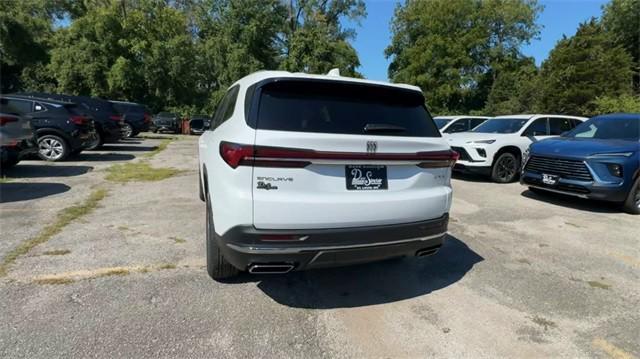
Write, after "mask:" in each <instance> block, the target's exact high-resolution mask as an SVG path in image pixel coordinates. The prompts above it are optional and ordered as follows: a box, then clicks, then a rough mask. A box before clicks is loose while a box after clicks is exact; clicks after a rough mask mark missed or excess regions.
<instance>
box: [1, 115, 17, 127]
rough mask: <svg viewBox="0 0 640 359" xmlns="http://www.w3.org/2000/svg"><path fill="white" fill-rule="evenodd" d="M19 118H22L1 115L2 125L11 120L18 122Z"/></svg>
mask: <svg viewBox="0 0 640 359" xmlns="http://www.w3.org/2000/svg"><path fill="white" fill-rule="evenodd" d="M18 120H20V118H19V117H13V116H0V126H4V125H6V124H7V123H10V122H18Z"/></svg>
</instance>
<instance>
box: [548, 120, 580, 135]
mask: <svg viewBox="0 0 640 359" xmlns="http://www.w3.org/2000/svg"><path fill="white" fill-rule="evenodd" d="M573 127H574V125H573V121H571V119H568V118H557V117H556V118H554V117H552V118H550V119H549V133H550V134H551V135H552V136H560V135H561V134H562V133H563V132H567V131H570V130H571V129H573Z"/></svg>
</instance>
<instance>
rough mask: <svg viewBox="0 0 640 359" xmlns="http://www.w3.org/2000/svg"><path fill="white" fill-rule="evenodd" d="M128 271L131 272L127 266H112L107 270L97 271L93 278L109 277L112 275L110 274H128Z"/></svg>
mask: <svg viewBox="0 0 640 359" xmlns="http://www.w3.org/2000/svg"><path fill="white" fill-rule="evenodd" d="M129 273H131V272H130V271H129V270H128V269H127V268H112V269H109V270H106V271H104V272H101V273H99V274H98V275H96V276H95V277H94V278H100V277H109V276H112V275H128V274H129Z"/></svg>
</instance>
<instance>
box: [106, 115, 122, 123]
mask: <svg viewBox="0 0 640 359" xmlns="http://www.w3.org/2000/svg"><path fill="white" fill-rule="evenodd" d="M109 119H111V120H112V121H118V122H119V121H120V120H122V116H121V115H111V116H109Z"/></svg>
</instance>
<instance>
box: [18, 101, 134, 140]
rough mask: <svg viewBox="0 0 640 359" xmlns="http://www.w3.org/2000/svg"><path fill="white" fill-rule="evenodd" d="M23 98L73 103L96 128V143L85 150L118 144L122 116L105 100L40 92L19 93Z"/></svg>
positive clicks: (122, 123) (122, 121)
mask: <svg viewBox="0 0 640 359" xmlns="http://www.w3.org/2000/svg"><path fill="white" fill-rule="evenodd" d="M20 95H23V96H30V97H37V98H46V99H51V100H57V101H66V102H73V103H75V104H77V105H78V109H79V110H80V111H83V112H85V114H86V115H89V116H91V117H93V120H94V122H95V126H96V136H97V137H96V141H94V142H93V143H92V144H91V145H90V146H88V147H87V148H86V149H88V150H94V149H97V148H98V147H100V146H102V145H103V144H104V143H114V142H118V141H119V140H120V139H121V138H122V126H123V125H124V120H123V116H122V115H121V114H120V113H118V111H116V109H115V108H114V107H113V104H112V103H111V102H109V101H106V100H101V99H98V98H92V97H87V96H71V95H63V94H50V93H41V92H28V93H20Z"/></svg>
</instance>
